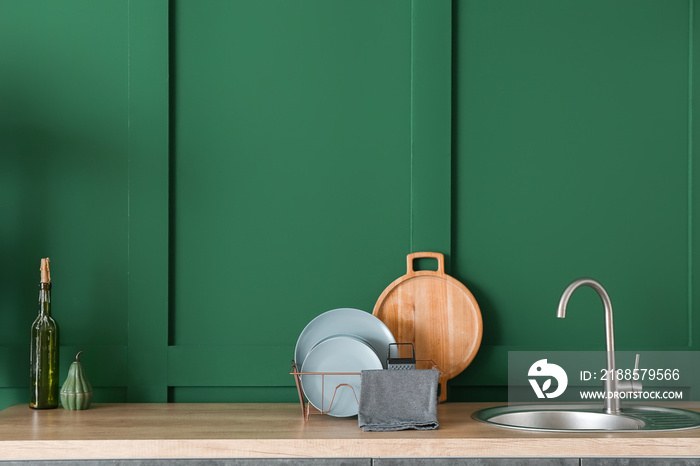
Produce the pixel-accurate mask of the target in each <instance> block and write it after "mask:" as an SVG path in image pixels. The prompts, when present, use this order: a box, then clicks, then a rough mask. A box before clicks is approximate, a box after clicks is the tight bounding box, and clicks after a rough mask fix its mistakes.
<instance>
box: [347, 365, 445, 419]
mask: <svg viewBox="0 0 700 466" xmlns="http://www.w3.org/2000/svg"><path fill="white" fill-rule="evenodd" d="M439 375H440V371H438V370H436V369H429V370H391V371H390V370H367V371H362V375H361V376H360V380H361V385H360V386H361V387H362V390H361V391H360V407H359V411H358V414H357V420H358V424H359V426H360V429H362V430H363V431H365V432H367V431H389V430H406V429H416V430H430V429H437V428H438V427H439V424H438V419H437V390H438V377H439Z"/></svg>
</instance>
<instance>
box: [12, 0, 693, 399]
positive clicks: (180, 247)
mask: <svg viewBox="0 0 700 466" xmlns="http://www.w3.org/2000/svg"><path fill="white" fill-rule="evenodd" d="M694 3H695V2H694V1H686V0H676V1H668V2H658V1H652V0H649V1H634V2H631V1H623V0H615V1H603V0H600V1H590V0H589V1H586V2H582V1H573V0H572V1H565V2H562V1H560V0H537V1H530V2H522V1H516V0H453V1H447V0H439V1H436V0H389V1H384V2H375V1H370V0H366V1H365V0H362V1H356V0H354V1H350V0H342V1H335V2H328V1H325V0H303V1H298V2H287V1H282V0H264V1H259V0H258V1H255V0H237V1H224V0H218V1H215V0H204V1H197V2H195V1H186V0H176V1H171V2H167V1H165V0H143V1H130V0H123V1H112V2H94V1H90V0H61V1H59V2H54V3H52V4H45V2H37V1H26V0H22V1H19V0H6V1H4V2H2V3H0V199H2V201H0V218H2V223H1V226H0V408H3V407H6V406H8V405H10V404H15V403H25V402H26V359H27V358H26V357H25V355H26V353H27V350H28V348H27V341H28V338H27V333H28V328H29V325H30V323H31V321H32V319H33V318H34V316H35V314H36V283H37V279H38V264H39V258H40V257H42V256H50V257H51V259H52V268H53V278H54V283H55V287H54V315H55V316H56V318H57V320H58V321H59V324H60V326H61V332H62V333H61V337H62V340H61V343H62V346H61V351H62V353H61V354H62V356H61V360H62V376H64V375H65V372H66V370H67V367H68V362H69V361H70V359H71V358H72V355H73V354H74V353H75V352H76V351H77V350H78V349H82V350H84V351H85V357H84V359H83V360H84V364H85V367H86V371H87V373H88V376H89V377H90V378H91V380H92V381H93V384H94V385H95V387H96V396H95V400H96V401H98V402H99V401H127V400H129V401H174V402H179V401H202V402H207V401H232V402H245V401H295V400H296V393H295V389H294V388H293V381H292V378H291V376H289V374H288V372H289V362H290V360H291V357H292V352H293V347H294V344H295V342H296V337H297V335H298V333H299V332H300V331H301V329H302V328H303V327H304V325H305V324H306V323H307V322H308V321H309V320H311V319H312V318H313V317H315V316H316V315H318V314H320V313H322V312H324V311H326V310H329V309H332V308H336V307H358V308H361V309H365V310H367V311H371V309H372V307H373V306H374V302H375V300H376V299H377V297H378V296H379V294H380V293H381V291H382V290H383V289H384V288H385V287H386V286H387V285H388V284H389V283H390V282H391V281H392V280H394V279H395V278H397V277H398V276H400V275H402V274H403V273H405V270H404V267H405V255H406V254H407V253H409V252H412V251H418V250H437V251H440V252H443V253H445V254H446V256H447V263H448V270H449V271H450V272H451V273H452V274H453V275H454V276H455V277H457V278H458V279H460V280H462V281H463V282H464V283H465V284H466V285H467V286H468V287H469V288H470V289H471V290H472V291H473V293H474V295H475V297H476V298H477V300H478V301H479V303H480V305H481V309H482V313H483V317H484V324H485V329H484V338H483V346H482V350H481V351H480V353H479V354H478V355H477V358H476V359H475V361H474V363H473V364H472V366H470V367H469V368H468V369H467V370H466V371H465V372H464V373H463V374H462V375H461V376H459V377H458V378H457V379H456V380H454V381H453V383H452V384H451V388H450V393H449V394H450V399H451V400H473V399H504V397H505V391H504V386H505V383H506V361H507V360H506V356H507V351H508V350H511V349H550V348H551V349H558V350H569V349H571V350H574V349H602V348H603V342H604V337H603V312H602V307H601V306H600V303H599V301H598V300H597V298H596V297H595V295H594V293H593V292H592V291H591V292H589V291H590V290H586V291H581V292H578V293H577V295H576V296H575V297H574V299H573V300H572V303H571V308H570V310H569V312H568V314H567V319H566V320H564V321H560V320H557V319H556V318H555V312H554V308H555V306H556V302H557V300H558V297H559V294H560V293H561V291H562V290H563V288H564V287H565V286H566V284H567V283H568V282H569V281H570V280H572V279H574V278H577V277H579V276H582V275H590V276H593V277H594V278H597V279H599V280H600V281H601V282H602V283H603V284H604V285H605V286H606V287H607V288H608V290H609V292H610V294H611V297H612V300H613V304H614V307H615V316H616V333H617V346H618V348H619V349H623V350H624V349H629V350H634V349H647V350H648V349H664V350H669V349H697V342H696V341H697V335H698V332H699V331H700V329H699V328H698V325H699V324H698V322H700V318H698V317H697V315H695V316H694V314H696V311H694V309H695V307H696V305H694V297H695V296H697V293H696V291H698V290H699V289H698V284H697V281H696V280H695V276H696V275H697V273H693V272H694V270H695V264H697V263H698V260H697V258H696V254H697V252H696V251H697V250H699V249H700V248H698V247H697V246H696V247H695V248H693V244H694V238H695V237H697V232H698V231H700V230H699V228H700V225H696V224H695V222H696V220H695V219H697V218H699V216H698V215H693V213H694V212H695V210H696V209H697V206H698V205H700V200H698V199H696V197H697V193H700V187H695V188H694V184H695V181H694V176H693V170H694V167H693V162H694V160H693V159H694V157H693V154H694V147H693V140H694V134H695V131H696V127H697V125H696V124H695V120H697V118H695V119H694V118H693V116H694V112H693V110H694V109H693V107H692V95H693V94H692V93H693V88H695V89H698V88H700V87H698V86H697V85H695V83H696V77H695V73H694V72H693V71H694V70H693V64H694V63H698V62H699V61H698V60H700V57H695V55H694V54H696V53H698V50H700V47H697V46H695V47H693V45H694V41H695V40H696V37H700V34H694V28H695V24H700V22H699V21H700V20H697V19H696V18H694V17H693V16H694V15H696V14H698V13H697V11H700V8H696V7H697V5H694ZM694 317H695V318H694ZM694 337H695V338H694Z"/></svg>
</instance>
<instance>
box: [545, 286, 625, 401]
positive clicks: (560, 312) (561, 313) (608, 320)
mask: <svg viewBox="0 0 700 466" xmlns="http://www.w3.org/2000/svg"><path fill="white" fill-rule="evenodd" d="M581 286H590V287H591V288H593V289H594V290H596V291H597V292H598V295H599V296H600V299H601V300H602V301H603V307H604V308H605V346H606V350H607V362H608V377H606V378H605V385H604V387H605V392H606V394H605V395H606V396H605V399H604V400H603V409H604V410H605V412H606V413H608V414H619V413H620V399H619V398H618V397H617V396H616V395H617V388H618V384H617V381H616V380H615V331H614V329H613V310H612V302H610V296H608V292H607V291H605V288H603V285H601V284H600V283H598V282H597V281H595V280H593V279H591V278H579V279H578V280H575V281H574V282H573V283H571V284H570V285H569V286H567V287H566V289H565V290H564V293H562V295H561V299H560V300H559V307H558V308H557V317H559V318H560V319H563V318H564V317H566V305H567V304H568V302H569V298H570V297H571V294H572V293H573V292H574V291H575V290H576V289H577V288H579V287H581Z"/></svg>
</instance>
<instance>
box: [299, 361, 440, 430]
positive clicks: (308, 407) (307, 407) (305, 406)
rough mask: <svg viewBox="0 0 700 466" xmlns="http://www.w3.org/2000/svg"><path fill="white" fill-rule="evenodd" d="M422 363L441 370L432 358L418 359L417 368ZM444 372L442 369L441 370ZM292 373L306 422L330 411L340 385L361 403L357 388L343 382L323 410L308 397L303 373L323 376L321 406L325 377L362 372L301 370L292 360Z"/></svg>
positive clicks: (322, 404) (322, 396)
mask: <svg viewBox="0 0 700 466" xmlns="http://www.w3.org/2000/svg"><path fill="white" fill-rule="evenodd" d="M419 363H420V364H421V365H422V366H426V368H427V369H437V370H440V368H439V367H438V366H437V365H436V364H435V363H434V362H433V361H432V360H430V359H416V369H418V364H419ZM440 372H441V373H442V371H440ZM290 375H292V376H294V382H295V383H296V386H297V393H298V394H299V404H300V405H301V415H302V417H303V419H304V422H308V420H309V415H311V414H328V412H329V411H330V409H331V407H332V406H333V400H335V394H336V393H337V391H338V389H339V388H340V387H348V388H350V390H352V393H353V395H354V396H355V401H357V404H358V405H359V404H360V400H359V398H358V397H357V393H355V389H354V388H353V387H352V385H350V384H347V383H341V384H338V385H336V387H335V389H334V390H333V394H332V395H331V402H330V403H329V404H328V410H326V411H322V410H319V409H318V408H316V407H315V406H313V405H312V404H311V403H310V402H309V400H308V399H307V398H306V395H304V389H303V388H302V387H301V376H302V375H315V376H320V377H321V406H324V403H323V399H324V396H325V393H324V390H325V384H324V382H325V377H327V376H334V375H358V376H359V375H361V373H360V372H299V370H298V369H297V365H296V362H295V361H292V370H291V372H290Z"/></svg>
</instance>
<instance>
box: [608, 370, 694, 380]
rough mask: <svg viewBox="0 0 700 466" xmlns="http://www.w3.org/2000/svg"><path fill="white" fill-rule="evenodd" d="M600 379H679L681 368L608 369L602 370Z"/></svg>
mask: <svg viewBox="0 0 700 466" xmlns="http://www.w3.org/2000/svg"><path fill="white" fill-rule="evenodd" d="M600 374H601V377H600V380H657V381H660V380H679V379H680V377H681V373H680V370H679V369H616V370H614V371H609V370H608V369H601V370H600Z"/></svg>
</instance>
